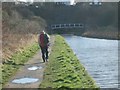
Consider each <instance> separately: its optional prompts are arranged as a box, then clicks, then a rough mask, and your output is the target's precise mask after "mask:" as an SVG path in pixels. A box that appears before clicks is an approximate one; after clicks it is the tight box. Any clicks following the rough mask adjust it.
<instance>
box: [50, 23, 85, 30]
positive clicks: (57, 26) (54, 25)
mask: <svg viewBox="0 0 120 90" xmlns="http://www.w3.org/2000/svg"><path fill="white" fill-rule="evenodd" d="M60 28H84V24H81V23H74V24H52V25H51V29H60Z"/></svg>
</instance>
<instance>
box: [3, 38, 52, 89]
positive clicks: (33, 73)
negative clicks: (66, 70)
mask: <svg viewBox="0 0 120 90" xmlns="http://www.w3.org/2000/svg"><path fill="white" fill-rule="evenodd" d="M53 42H54V36H51V39H50V43H51V45H50V49H49V51H51V47H52V45H53ZM46 64H47V62H46V63H43V61H42V58H41V52H40V50H39V51H38V52H37V54H36V55H34V56H33V57H32V58H31V59H30V60H29V61H28V62H27V63H25V64H24V66H22V67H21V68H20V69H19V70H18V72H17V73H16V74H15V76H13V77H11V79H10V80H9V82H8V83H7V84H6V85H5V86H4V88H36V89H37V88H39V85H40V83H41V82H42V80H43V73H44V69H45V66H46ZM33 66H37V67H41V68H40V69H37V70H28V68H30V67H33ZM20 78H37V79H39V80H38V81H37V82H35V83H26V84H21V83H20V84H16V83H12V81H13V80H15V79H20Z"/></svg>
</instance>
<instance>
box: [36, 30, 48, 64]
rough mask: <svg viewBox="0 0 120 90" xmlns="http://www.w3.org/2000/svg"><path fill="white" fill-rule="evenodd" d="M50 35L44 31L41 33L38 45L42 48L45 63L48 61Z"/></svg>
mask: <svg viewBox="0 0 120 90" xmlns="http://www.w3.org/2000/svg"><path fill="white" fill-rule="evenodd" d="M49 39H50V37H49V35H48V34H47V33H45V32H44V31H42V32H40V35H39V37H38V43H39V46H40V48H41V53H42V59H43V62H45V61H46V62H47V61H48V47H49Z"/></svg>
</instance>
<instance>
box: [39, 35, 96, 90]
mask: <svg viewBox="0 0 120 90" xmlns="http://www.w3.org/2000/svg"><path fill="white" fill-rule="evenodd" d="M49 87H51V88H57V89H61V90H65V89H68V88H69V89H70V88H94V89H95V88H98V86H97V85H96V83H95V81H94V80H93V79H92V78H91V77H90V75H89V74H88V73H87V71H85V68H84V67H83V66H82V64H80V62H79V60H78V58H77V57H76V56H75V55H74V53H73V51H72V50H71V49H70V47H69V46H68V45H67V44H66V42H65V40H64V38H63V37H61V36H58V35H57V36H56V38H55V43H54V45H53V48H52V52H51V54H50V56H49V62H48V63H47V67H46V69H45V71H44V80H43V81H42V83H41V84H40V88H49Z"/></svg>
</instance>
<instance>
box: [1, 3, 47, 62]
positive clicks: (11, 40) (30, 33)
mask: <svg viewBox="0 0 120 90" xmlns="http://www.w3.org/2000/svg"><path fill="white" fill-rule="evenodd" d="M8 4H9V3H8ZM11 7H12V8H11ZM11 7H10V5H9V7H7V6H6V4H3V9H2V60H3V61H4V60H7V59H8V58H10V57H11V55H13V54H14V53H16V52H18V51H21V50H22V49H24V48H25V47H27V46H29V45H31V44H32V43H34V42H36V41H37V34H38V33H39V32H40V31H41V30H43V29H44V27H45V25H46V23H45V21H44V20H43V19H41V18H40V17H37V18H39V19H37V20H36V19H33V18H35V16H31V18H30V19H28V18H24V17H23V16H22V14H20V12H17V11H16V10H15V7H14V5H11Z"/></svg>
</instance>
